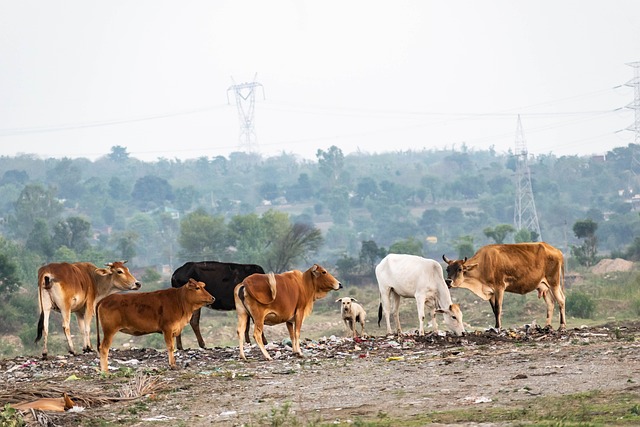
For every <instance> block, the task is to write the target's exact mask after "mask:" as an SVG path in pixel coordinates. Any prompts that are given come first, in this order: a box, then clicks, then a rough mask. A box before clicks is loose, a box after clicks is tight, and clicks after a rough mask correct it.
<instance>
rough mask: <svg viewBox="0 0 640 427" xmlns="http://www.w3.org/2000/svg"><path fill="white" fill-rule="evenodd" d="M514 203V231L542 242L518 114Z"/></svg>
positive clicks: (525, 147) (525, 144) (525, 146)
mask: <svg viewBox="0 0 640 427" xmlns="http://www.w3.org/2000/svg"><path fill="white" fill-rule="evenodd" d="M515 156H516V203H515V209H514V211H513V224H514V226H515V228H516V230H522V229H526V230H529V231H530V232H531V234H534V233H535V234H536V235H537V240H538V241H542V234H541V233H540V224H539V223H538V214H537V213H536V204H535V202H534V201H533V190H532V189H531V172H530V171H529V163H528V157H529V154H528V152H527V143H526V141H525V140H524V132H523V131H522V122H521V121H520V115H519V114H518V128H517V129H516V152H515Z"/></svg>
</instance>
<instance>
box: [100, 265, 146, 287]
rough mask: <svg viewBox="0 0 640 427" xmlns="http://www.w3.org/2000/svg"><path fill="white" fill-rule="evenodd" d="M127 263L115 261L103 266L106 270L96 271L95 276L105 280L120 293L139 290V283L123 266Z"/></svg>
mask: <svg viewBox="0 0 640 427" xmlns="http://www.w3.org/2000/svg"><path fill="white" fill-rule="evenodd" d="M126 262H127V261H116V262H110V263H107V264H105V265H106V266H107V268H98V269H96V274H98V275H99V276H102V277H103V278H104V279H106V280H107V281H108V282H109V284H110V285H111V286H113V287H114V288H116V289H119V290H121V291H133V290H136V289H140V286H141V284H140V282H138V281H137V280H136V278H135V277H133V275H132V274H131V273H130V272H129V269H128V268H127V267H125V266H124V264H125V263H126Z"/></svg>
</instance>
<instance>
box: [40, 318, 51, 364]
mask: <svg viewBox="0 0 640 427" xmlns="http://www.w3.org/2000/svg"><path fill="white" fill-rule="evenodd" d="M42 314H43V317H42V318H43V324H42V339H43V346H42V358H43V359H46V358H47V355H48V354H49V351H48V350H47V342H48V341H49V315H50V314H51V308H50V307H43V308H42Z"/></svg>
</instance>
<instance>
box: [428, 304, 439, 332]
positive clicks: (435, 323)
mask: <svg viewBox="0 0 640 427" xmlns="http://www.w3.org/2000/svg"><path fill="white" fill-rule="evenodd" d="M429 314H430V315H431V325H432V326H433V331H434V332H438V320H437V319H436V309H435V308H429Z"/></svg>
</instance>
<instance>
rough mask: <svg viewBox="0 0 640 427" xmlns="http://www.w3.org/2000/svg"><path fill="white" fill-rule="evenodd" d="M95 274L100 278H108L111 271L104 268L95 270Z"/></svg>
mask: <svg viewBox="0 0 640 427" xmlns="http://www.w3.org/2000/svg"><path fill="white" fill-rule="evenodd" d="M96 274H99V275H100V276H108V275H109V274H111V270H110V269H106V268H96Z"/></svg>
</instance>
